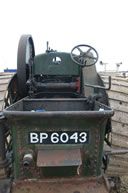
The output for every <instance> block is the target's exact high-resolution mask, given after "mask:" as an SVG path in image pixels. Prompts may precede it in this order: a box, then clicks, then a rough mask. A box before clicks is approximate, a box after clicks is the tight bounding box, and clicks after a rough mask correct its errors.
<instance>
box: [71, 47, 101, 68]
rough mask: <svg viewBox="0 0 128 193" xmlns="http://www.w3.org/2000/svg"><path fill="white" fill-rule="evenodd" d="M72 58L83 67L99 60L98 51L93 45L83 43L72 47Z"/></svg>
mask: <svg viewBox="0 0 128 193" xmlns="http://www.w3.org/2000/svg"><path fill="white" fill-rule="evenodd" d="M78 51H79V52H80V54H79V55H78ZM76 53H77V54H76ZM71 59H72V60H73V61H74V62H75V63H76V64H78V65H80V66H82V67H89V66H92V65H94V64H95V63H96V62H97V61H98V53H97V51H96V50H95V49H94V48H93V47H92V46H89V45H85V44H81V45H77V46H75V47H74V48H73V49H72V51H71Z"/></svg>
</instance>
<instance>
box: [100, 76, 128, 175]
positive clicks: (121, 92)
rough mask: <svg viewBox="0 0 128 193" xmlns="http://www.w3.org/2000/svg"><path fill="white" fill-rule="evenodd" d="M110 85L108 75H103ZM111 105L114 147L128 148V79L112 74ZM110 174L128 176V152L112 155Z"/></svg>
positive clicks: (109, 167) (108, 173) (109, 92)
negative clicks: (113, 112) (113, 113)
mask: <svg viewBox="0 0 128 193" xmlns="http://www.w3.org/2000/svg"><path fill="white" fill-rule="evenodd" d="M101 76H102V79H103V81H104V83H105V85H108V81H107V80H108V77H107V75H101ZM108 97H109V102H110V106H111V108H112V109H114V111H115V115H114V116H113V117H112V145H111V147H112V149H128V119H127V117H128V81H127V80H126V79H125V78H121V77H116V76H112V87H111V90H109V91H108ZM106 173H107V175H108V176H120V177H121V176H128V154H120V155H112V156H110V158H109V164H108V169H107V172H106Z"/></svg>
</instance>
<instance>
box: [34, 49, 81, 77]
mask: <svg viewBox="0 0 128 193" xmlns="http://www.w3.org/2000/svg"><path fill="white" fill-rule="evenodd" d="M57 57H58V58H60V59H61V62H60V63H55V62H54V58H57ZM33 74H34V75H40V74H43V75H69V76H72V75H74V76H78V75H79V74H80V68H79V66H78V65H77V64H76V63H74V62H73V61H72V60H71V57H70V54H69V53H64V52H50V53H44V54H40V55H37V56H35V58H34V64H33Z"/></svg>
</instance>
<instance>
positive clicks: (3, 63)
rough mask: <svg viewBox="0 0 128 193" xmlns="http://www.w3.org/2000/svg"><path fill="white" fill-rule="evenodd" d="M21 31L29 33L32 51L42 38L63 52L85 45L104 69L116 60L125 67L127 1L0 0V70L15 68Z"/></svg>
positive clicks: (127, 64)
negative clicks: (90, 49)
mask: <svg viewBox="0 0 128 193" xmlns="http://www.w3.org/2000/svg"><path fill="white" fill-rule="evenodd" d="M22 34H31V35H32V37H33V40H34V44H35V51H36V54H39V53H42V52H44V51H45V50H46V41H49V42H50V46H51V48H53V49H56V50H58V51H67V52H70V51H71V49H72V48H73V47H74V46H75V45H77V44H89V45H91V46H93V47H94V48H95V49H96V50H97V51H98V53H99V56H100V58H99V61H100V60H102V61H103V62H105V63H109V64H108V65H107V69H108V70H110V69H116V65H115V64H116V63H119V62H122V63H123V64H122V65H121V68H120V69H121V70H128V0H35V1H34V0H3V1H2V0H1V1H0V71H3V69H5V68H7V67H8V68H16V66H17V47H18V42H19V39H20V36H21V35H22ZM98 63H99V62H98ZM99 66H100V65H99V64H97V67H98V68H99Z"/></svg>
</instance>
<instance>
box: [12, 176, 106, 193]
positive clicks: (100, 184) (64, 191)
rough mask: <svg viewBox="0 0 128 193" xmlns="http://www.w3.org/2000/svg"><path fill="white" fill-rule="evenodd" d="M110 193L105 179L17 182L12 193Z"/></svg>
mask: <svg viewBox="0 0 128 193" xmlns="http://www.w3.org/2000/svg"><path fill="white" fill-rule="evenodd" d="M35 192H36V193H108V192H109V187H108V185H106V182H105V180H104V178H89V179H88V178H78V177H77V178H68V179H67V178H66V179H64V178H63V179H59V178H56V179H55V178H54V179H47V180H46V179H45V180H43V181H42V180H25V181H15V182H14V183H13V187H12V193H35Z"/></svg>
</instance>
